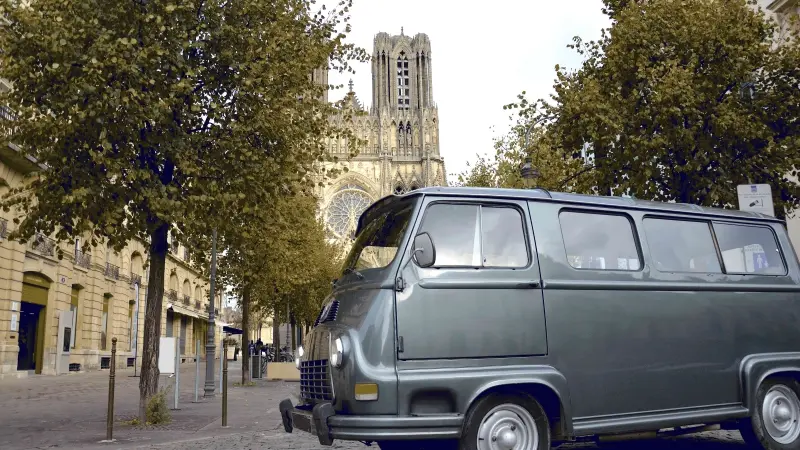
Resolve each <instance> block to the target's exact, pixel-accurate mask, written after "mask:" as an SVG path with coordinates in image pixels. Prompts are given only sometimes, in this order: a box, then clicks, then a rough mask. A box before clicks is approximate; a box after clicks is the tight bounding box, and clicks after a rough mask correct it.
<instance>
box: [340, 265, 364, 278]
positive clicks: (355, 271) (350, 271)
mask: <svg viewBox="0 0 800 450" xmlns="http://www.w3.org/2000/svg"><path fill="white" fill-rule="evenodd" d="M351 273H352V274H354V275H355V276H357V277H358V279H359V280H363V279H364V275H362V274H361V272H359V271H357V270H356V269H353V268H352V267H348V268H347V269H344V272H342V275H347V274H351Z"/></svg>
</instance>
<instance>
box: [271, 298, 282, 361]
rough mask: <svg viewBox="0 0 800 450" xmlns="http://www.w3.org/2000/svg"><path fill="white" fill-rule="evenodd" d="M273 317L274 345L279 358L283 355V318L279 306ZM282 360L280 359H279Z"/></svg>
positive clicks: (276, 355)
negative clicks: (281, 328) (279, 312)
mask: <svg viewBox="0 0 800 450" xmlns="http://www.w3.org/2000/svg"><path fill="white" fill-rule="evenodd" d="M273 317H274V318H273V319H272V345H274V346H275V357H276V358H279V357H280V356H281V350H280V349H281V330H280V326H281V319H280V315H279V314H278V308H277V307H276V308H275V315H274V316H273ZM278 360H279V361H280V359H278Z"/></svg>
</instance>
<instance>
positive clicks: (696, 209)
mask: <svg viewBox="0 0 800 450" xmlns="http://www.w3.org/2000/svg"><path fill="white" fill-rule="evenodd" d="M420 195H437V196H439V195H441V196H452V197H471V198H506V199H519V200H537V201H553V202H558V203H569V204H574V205H585V206H605V207H612V208H623V209H638V210H648V211H653V212H662V213H664V212H666V213H674V214H696V215H701V216H711V217H718V218H729V219H737V220H757V221H769V222H778V223H784V221H782V220H780V219H777V218H775V217H771V216H768V215H766V214H761V213H757V212H751V211H739V210H735V209H722V208H709V207H706V206H699V205H693V204H689V203H665V202H655V201H649V200H639V199H634V198H626V197H611V196H602V195H585V194H570V193H566V192H550V191H548V190H546V189H540V188H537V189H501V188H482V187H440V186H433V187H424V188H420V189H416V190H414V191H411V192H409V193H406V194H403V195H394V194H393V195H389V196H386V197H384V198H382V199H380V200H378V201H377V202H375V203H374V204H372V206H370V207H369V208H367V210H366V211H364V213H363V214H362V215H361V217H360V218H359V221H358V231H357V232H360V231H361V227H362V222H363V220H364V219H365V218H366V217H367V216H368V215H369V213H370V212H371V211H374V210H376V209H378V208H381V207H383V206H384V205H387V204H390V203H393V202H394V201H397V200H399V199H401V198H408V197H415V196H420Z"/></svg>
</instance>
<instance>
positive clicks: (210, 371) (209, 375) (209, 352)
mask: <svg viewBox="0 0 800 450" xmlns="http://www.w3.org/2000/svg"><path fill="white" fill-rule="evenodd" d="M216 277H217V229H216V228H214V230H213V233H212V237H211V280H210V281H211V286H210V289H209V290H210V291H211V292H210V294H211V295H209V297H210V299H209V302H208V330H207V333H206V382H205V385H204V386H203V397H205V398H214V390H215V388H216V386H215V385H214V352H215V350H216V349H215V347H216V345H215V344H216V342H215V333H214V331H216V324H215V323H214V302H215V301H216V298H217V296H216V294H215V292H214V288H215V286H214V285H215V283H216ZM221 359H222V358H220V362H219V363H220V364H222V363H223V362H224V361H222V360H221Z"/></svg>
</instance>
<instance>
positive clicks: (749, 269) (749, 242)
mask: <svg viewBox="0 0 800 450" xmlns="http://www.w3.org/2000/svg"><path fill="white" fill-rule="evenodd" d="M714 233H715V234H716V235H717V242H718V243H719V249H720V251H721V252H722V260H723V261H724V262H725V272H726V273H732V274H744V275H747V274H760V275H785V274H786V266H785V265H784V263H783V258H782V257H781V251H780V248H779V246H778V241H776V240H775V233H773V232H772V230H771V229H769V228H766V227H758V226H750V225H734V224H723V223H715V224H714Z"/></svg>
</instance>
